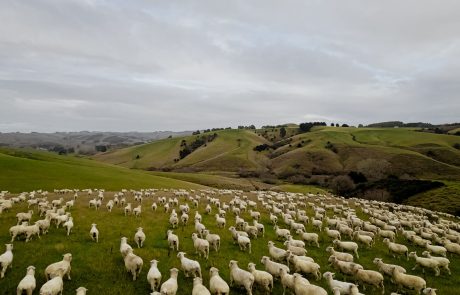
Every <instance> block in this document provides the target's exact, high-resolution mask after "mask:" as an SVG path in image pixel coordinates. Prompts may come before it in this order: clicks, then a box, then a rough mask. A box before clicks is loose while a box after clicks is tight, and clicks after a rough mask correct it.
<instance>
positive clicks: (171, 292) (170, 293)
mask: <svg viewBox="0 0 460 295" xmlns="http://www.w3.org/2000/svg"><path fill="white" fill-rule="evenodd" d="M169 273H170V275H169V279H167V280H166V281H165V282H164V283H163V284H161V288H160V294H162V295H176V293H177V289H178V288H179V286H178V285H177V275H178V274H179V270H178V269H177V268H171V269H170V270H169Z"/></svg>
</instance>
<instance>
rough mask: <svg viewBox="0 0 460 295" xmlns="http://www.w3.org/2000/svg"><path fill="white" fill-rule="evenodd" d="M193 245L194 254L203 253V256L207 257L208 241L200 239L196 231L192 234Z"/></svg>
mask: <svg viewBox="0 0 460 295" xmlns="http://www.w3.org/2000/svg"><path fill="white" fill-rule="evenodd" d="M192 240H193V246H194V247H195V254H197V253H198V255H200V257H201V254H203V256H204V258H206V259H208V258H209V242H208V240H205V239H201V238H199V237H198V235H197V234H196V233H193V234H192Z"/></svg>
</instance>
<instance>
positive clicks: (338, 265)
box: [328, 256, 364, 275]
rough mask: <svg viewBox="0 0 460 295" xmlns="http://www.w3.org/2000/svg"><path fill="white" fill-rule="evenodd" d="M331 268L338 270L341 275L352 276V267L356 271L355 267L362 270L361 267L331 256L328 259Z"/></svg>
mask: <svg viewBox="0 0 460 295" xmlns="http://www.w3.org/2000/svg"><path fill="white" fill-rule="evenodd" d="M328 261H329V262H330V263H331V264H332V266H333V267H334V268H335V269H337V270H339V271H340V272H341V273H342V274H344V275H353V274H354V273H355V272H354V270H353V269H352V266H353V265H354V268H355V269H356V268H357V267H359V268H361V269H364V268H363V267H362V266H361V265H359V264H356V263H353V262H347V261H341V260H338V259H337V257H335V256H331V257H329V260H328Z"/></svg>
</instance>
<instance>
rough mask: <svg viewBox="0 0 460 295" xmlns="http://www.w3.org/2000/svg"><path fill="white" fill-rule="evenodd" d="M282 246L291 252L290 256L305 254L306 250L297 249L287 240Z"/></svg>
mask: <svg viewBox="0 0 460 295" xmlns="http://www.w3.org/2000/svg"><path fill="white" fill-rule="evenodd" d="M284 245H285V246H286V249H287V250H289V251H291V253H292V254H295V255H299V256H303V255H306V254H307V250H305V248H303V247H297V246H294V245H292V242H291V241H289V240H287V241H285V242H284Z"/></svg>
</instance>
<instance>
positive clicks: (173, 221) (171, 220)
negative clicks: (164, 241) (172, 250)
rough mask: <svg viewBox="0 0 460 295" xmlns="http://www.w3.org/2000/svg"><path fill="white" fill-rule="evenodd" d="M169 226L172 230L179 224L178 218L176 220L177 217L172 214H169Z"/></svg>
mask: <svg viewBox="0 0 460 295" xmlns="http://www.w3.org/2000/svg"><path fill="white" fill-rule="evenodd" d="M169 224H170V225H171V227H172V228H176V227H177V225H178V224H179V218H177V215H176V214H175V213H174V214H172V213H171V216H170V217H169Z"/></svg>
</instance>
